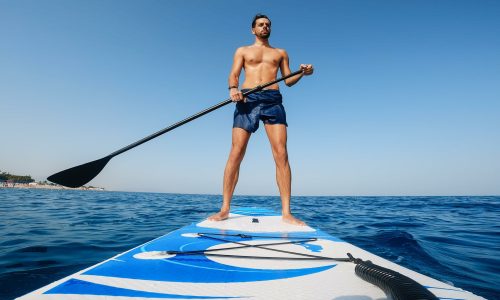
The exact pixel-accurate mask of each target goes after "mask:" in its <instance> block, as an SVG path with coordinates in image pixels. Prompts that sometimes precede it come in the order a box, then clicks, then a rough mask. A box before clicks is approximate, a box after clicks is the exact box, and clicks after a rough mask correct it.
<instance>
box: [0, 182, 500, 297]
mask: <svg viewBox="0 0 500 300" xmlns="http://www.w3.org/2000/svg"><path fill="white" fill-rule="evenodd" d="M219 205H220V196H216V195H181V194H155V193H125V192H94V191H74V190H64V191H61V190H35V189H32V190H30V189H26V190H22V189H0V299H13V298H15V297H17V296H21V295H23V294H25V293H28V292H30V291H32V290H34V289H37V288H39V287H41V286H44V285H46V284H48V283H51V282H53V281H55V280H57V279H60V278H62V277H64V276H67V275H70V274H72V273H75V272H77V271H79V270H81V269H84V268H86V267H88V266H90V265H93V264H95V263H97V262H100V261H103V260H105V259H107V258H110V257H111V256H114V255H116V254H118V253H120V252H123V251H125V250H128V249H130V248H133V247H135V246H137V245H139V244H142V243H144V242H146V241H149V240H151V239H154V238H156V237H158V236H160V235H163V234H165V233H167V232H169V231H172V230H174V229H177V228H179V227H181V226H184V225H186V224H189V223H191V222H196V221H199V220H200V219H202V218H205V217H207V215H208V214H210V213H212V212H214V211H216V210H217V209H218V208H219ZM233 205H234V206H260V207H266V208H271V209H274V210H277V211H279V210H280V200H279V198H278V197H262V196H258V197H257V196H237V197H235V198H234V200H233ZM292 207H293V211H294V213H295V214H296V215H297V216H298V217H300V218H301V219H303V220H305V221H306V222H307V223H309V224H310V225H312V226H314V227H317V228H320V229H322V230H324V231H326V232H328V233H330V234H331V235H334V236H337V237H340V238H342V239H344V240H346V241H348V242H350V243H353V244H355V245H357V246H359V247H361V248H364V249H366V250H368V251H370V252H372V253H375V254H377V255H380V256H382V257H385V258H387V259H389V260H391V261H394V262H396V263H398V264H400V265H403V266H406V267H408V268H410V269H413V270H415V271H417V272H420V273H423V274H426V275H429V276H431V277H434V278H436V279H439V280H442V281H445V282H448V283H451V284H453V285H455V286H457V287H460V288H463V289H466V290H469V291H471V292H473V293H475V294H478V295H481V296H483V297H485V298H487V299H500V296H499V295H500V276H499V275H500V197H294V198H293V199H292Z"/></svg>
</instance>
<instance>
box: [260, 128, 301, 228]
mask: <svg viewBox="0 0 500 300" xmlns="http://www.w3.org/2000/svg"><path fill="white" fill-rule="evenodd" d="M265 127H266V133H267V137H268V138H269V142H270V143H271V149H272V151H273V157H274V161H275V163H276V181H277V183H278V188H279V191H280V196H281V210H282V217H283V221H285V222H287V223H291V224H294V225H305V223H304V222H302V221H300V220H299V219H296V218H295V217H294V216H293V215H292V213H291V211H290V197H291V192H292V172H291V170H290V164H289V163H288V151H287V148H286V139H287V133H286V126H285V125H283V124H274V125H272V124H265Z"/></svg>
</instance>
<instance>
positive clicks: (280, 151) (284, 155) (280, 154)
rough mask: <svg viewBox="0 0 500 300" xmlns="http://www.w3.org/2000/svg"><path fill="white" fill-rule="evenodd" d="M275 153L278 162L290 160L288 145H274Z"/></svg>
mask: <svg viewBox="0 0 500 300" xmlns="http://www.w3.org/2000/svg"><path fill="white" fill-rule="evenodd" d="M273 155H274V160H275V161H276V163H286V162H287V161H288V151H287V149H286V146H282V145H280V146H276V147H273Z"/></svg>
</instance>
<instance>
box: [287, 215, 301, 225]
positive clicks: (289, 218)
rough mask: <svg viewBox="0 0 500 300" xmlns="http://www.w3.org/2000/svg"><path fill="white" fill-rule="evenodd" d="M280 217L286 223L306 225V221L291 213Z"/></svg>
mask: <svg viewBox="0 0 500 300" xmlns="http://www.w3.org/2000/svg"><path fill="white" fill-rule="evenodd" d="M281 219H282V220H283V222H285V223H288V224H292V225H298V226H306V223H304V222H302V221H301V220H299V219H297V218H295V217H294V216H292V215H283V216H282V217H281Z"/></svg>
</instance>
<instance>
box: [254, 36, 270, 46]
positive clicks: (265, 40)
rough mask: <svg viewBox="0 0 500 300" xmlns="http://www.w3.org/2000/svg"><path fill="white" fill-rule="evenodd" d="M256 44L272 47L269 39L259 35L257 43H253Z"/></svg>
mask: <svg viewBox="0 0 500 300" xmlns="http://www.w3.org/2000/svg"><path fill="white" fill-rule="evenodd" d="M253 45H254V46H261V47H270V45H269V39H263V38H259V37H255V43H253Z"/></svg>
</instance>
